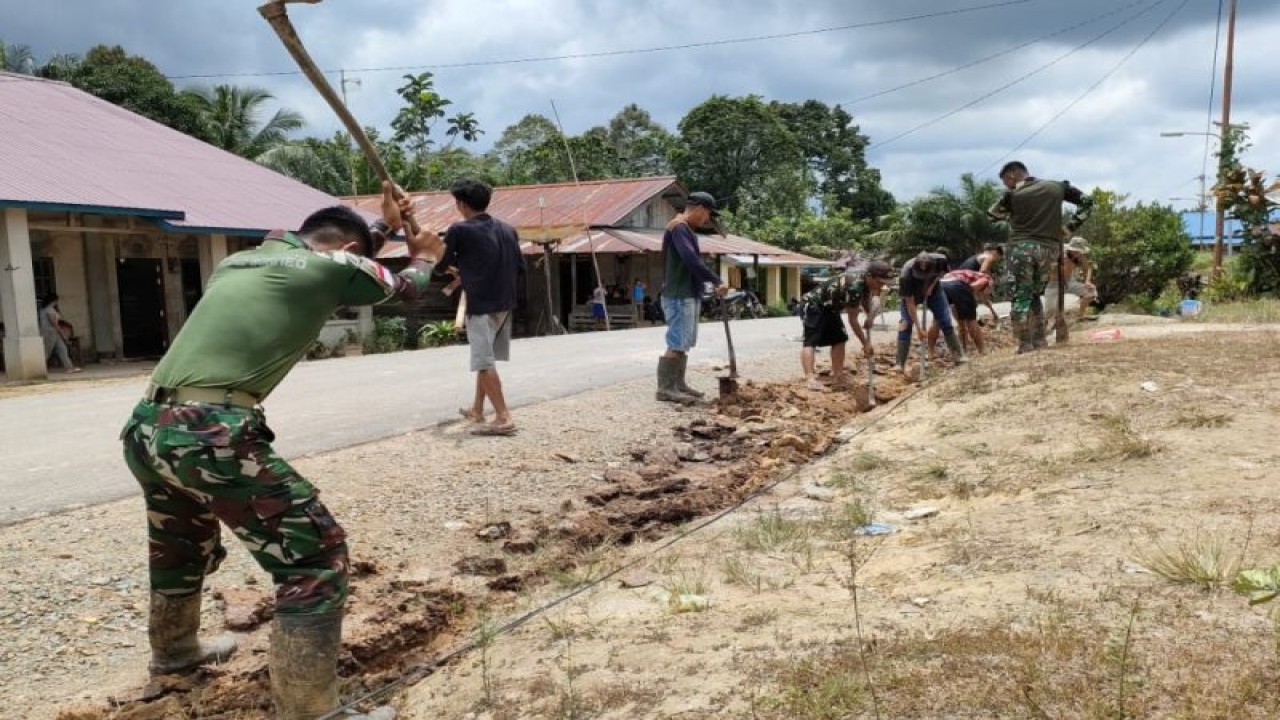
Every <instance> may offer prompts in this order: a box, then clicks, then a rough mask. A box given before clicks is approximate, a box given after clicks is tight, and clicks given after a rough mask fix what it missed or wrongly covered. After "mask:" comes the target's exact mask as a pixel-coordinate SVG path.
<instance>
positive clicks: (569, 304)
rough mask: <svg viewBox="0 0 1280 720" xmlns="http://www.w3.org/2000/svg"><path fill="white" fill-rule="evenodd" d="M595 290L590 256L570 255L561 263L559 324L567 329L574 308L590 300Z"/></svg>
mask: <svg viewBox="0 0 1280 720" xmlns="http://www.w3.org/2000/svg"><path fill="white" fill-rule="evenodd" d="M562 257H563V256H562ZM595 288H596V271H595V267H594V266H593V265H592V264H591V256H590V255H585V256H584V255H576V254H575V255H570V256H569V257H568V258H567V262H566V261H564V260H562V261H561V263H560V322H561V324H563V325H564V327H569V318H570V317H571V316H572V315H573V310H574V308H575V307H577V306H578V305H582V304H584V303H586V302H588V301H590V300H591V292H592V291H593V290H595Z"/></svg>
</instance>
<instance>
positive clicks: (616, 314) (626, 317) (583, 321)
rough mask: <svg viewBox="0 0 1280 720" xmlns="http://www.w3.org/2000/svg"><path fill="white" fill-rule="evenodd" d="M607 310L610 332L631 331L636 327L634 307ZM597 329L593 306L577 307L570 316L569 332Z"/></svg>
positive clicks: (611, 307)
mask: <svg viewBox="0 0 1280 720" xmlns="http://www.w3.org/2000/svg"><path fill="white" fill-rule="evenodd" d="M605 308H606V310H607V311H608V313H609V329H610V330H629V329H631V328H633V327H635V326H636V310H635V306H634V305H606V306H605ZM601 324H602V325H603V323H601ZM595 329H596V320H595V318H594V317H592V316H591V304H590V303H587V304H584V305H575V306H574V308H573V312H572V313H571V314H570V315H569V332H587V331H589V330H595ZM601 329H603V328H601Z"/></svg>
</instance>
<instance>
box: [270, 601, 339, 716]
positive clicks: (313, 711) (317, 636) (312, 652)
mask: <svg viewBox="0 0 1280 720" xmlns="http://www.w3.org/2000/svg"><path fill="white" fill-rule="evenodd" d="M341 643H342V611H341V610H335V611H332V612H327V613H323V614H320V615H299V614H284V615H276V617H275V620H274V621H272V627H271V659H270V668H271V699H272V701H273V702H274V703H275V708H276V718H277V720H315V719H316V718H318V717H321V716H323V715H327V714H328V713H330V712H332V711H333V710H334V709H336V708H337V707H338V649H339V648H340V646H341Z"/></svg>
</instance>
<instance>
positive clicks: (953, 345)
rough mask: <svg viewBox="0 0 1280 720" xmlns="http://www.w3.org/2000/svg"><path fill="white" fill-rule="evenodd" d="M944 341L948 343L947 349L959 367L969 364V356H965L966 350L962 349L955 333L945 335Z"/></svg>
mask: <svg viewBox="0 0 1280 720" xmlns="http://www.w3.org/2000/svg"><path fill="white" fill-rule="evenodd" d="M942 337H943V339H944V340H946V341H947V349H948V350H950V351H951V361H952V362H954V363H955V364H957V365H962V364H964V363H967V362H969V356H968V355H966V354H965V352H964V348H963V347H960V338H958V337H956V333H955V331H954V330H953V331H951V332H949V333H945V334H943V336H942Z"/></svg>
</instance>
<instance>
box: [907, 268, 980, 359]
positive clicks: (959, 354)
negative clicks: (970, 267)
mask: <svg viewBox="0 0 1280 720" xmlns="http://www.w3.org/2000/svg"><path fill="white" fill-rule="evenodd" d="M947 269H948V262H947V256H946V255H943V254H941V253H931V252H922V253H920V254H919V255H917V256H915V257H914V258H912V259H910V260H908V261H907V262H905V263H903V265H902V272H901V273H899V274H898V295H899V296H900V297H901V298H902V306H901V319H900V320H899V321H898V353H897V356H896V357H895V364H896V365H897V367H898V371H899V372H904V373H905V371H906V366H907V356H908V355H910V354H911V330H912V328H913V327H914V328H915V331H916V332H915V334H916V335H917V336H918V337H919V339H920V342H921V343H923V344H924V346H925V348H927V349H928V350H929V352H932V348H933V341H935V340H937V335H936V334H934V335H932V337H926V335H925V328H924V326H923V324H922V323H921V322H920V306H921V305H924V306H925V307H927V308H928V309H929V310H931V311H932V312H933V315H934V318H935V321H934V327H941V328H942V336H943V337H944V338H946V341H947V348H948V349H949V350H951V357H952V359H953V360H955V361H956V362H957V363H965V362H969V357H968V356H967V355H965V353H964V348H962V347H960V338H958V337H956V329H955V327H953V326H952V324H951V311H950V309H949V308H948V307H947V297H946V295H944V294H943V292H942V288H941V287H939V281H940V280H941V279H942V276H943V275H945V274H946V273H947ZM935 332H936V331H935Z"/></svg>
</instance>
